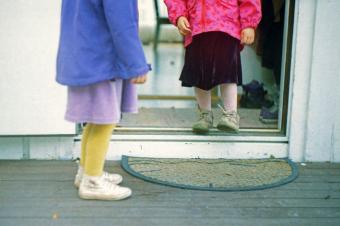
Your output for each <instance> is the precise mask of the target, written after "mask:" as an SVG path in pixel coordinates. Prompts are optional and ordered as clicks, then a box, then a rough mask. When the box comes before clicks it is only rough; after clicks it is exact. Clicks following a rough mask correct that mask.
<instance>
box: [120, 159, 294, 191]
mask: <svg viewBox="0 0 340 226" xmlns="http://www.w3.org/2000/svg"><path fill="white" fill-rule="evenodd" d="M121 164H122V167H123V169H124V170H126V171H127V172H128V173H130V174H132V175H133V176H136V177H138V178H140V179H143V180H145V181H149V182H153V183H157V184H162V185H167V186H172V187H178V188H185V189H194V190H209V191H249V190H259V189H266V188H272V187H276V186H280V185H283V184H287V183H289V182H291V181H293V180H294V179H296V178H297V176H298V168H297V166H296V164H295V163H294V162H292V161H290V160H289V159H248V160H234V159H164V158H141V157H129V156H123V158H122V162H121Z"/></svg>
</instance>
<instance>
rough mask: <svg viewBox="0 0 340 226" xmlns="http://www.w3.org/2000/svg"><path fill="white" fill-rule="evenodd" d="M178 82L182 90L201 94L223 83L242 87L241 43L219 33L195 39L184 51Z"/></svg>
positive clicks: (207, 34) (199, 35)
mask: <svg viewBox="0 0 340 226" xmlns="http://www.w3.org/2000/svg"><path fill="white" fill-rule="evenodd" d="M179 80H181V81H182V86H184V87H193V86H194V87H197V88H200V89H203V90H210V89H212V88H213V87H215V86H217V85H220V84H224V83H236V84H237V85H242V67H241V57H240V40H238V39H236V38H234V37H232V36H230V35H228V34H227V33H224V32H219V31H213V32H205V33H201V34H198V35H195V36H194V37H193V41H192V43H190V45H188V46H187V48H186V51H185V62H184V66H183V70H182V73H181V76H180V78H179Z"/></svg>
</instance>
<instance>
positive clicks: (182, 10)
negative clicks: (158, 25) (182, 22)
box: [164, 0, 188, 26]
mask: <svg viewBox="0 0 340 226" xmlns="http://www.w3.org/2000/svg"><path fill="white" fill-rule="evenodd" d="M164 3H165V5H166V7H167V8H168V16H169V20H170V22H171V23H173V24H174V25H175V26H177V19H178V18H179V17H180V16H185V17H187V16H188V15H187V6H186V1H185V0H164Z"/></svg>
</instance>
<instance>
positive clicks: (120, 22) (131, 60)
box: [103, 0, 150, 78]
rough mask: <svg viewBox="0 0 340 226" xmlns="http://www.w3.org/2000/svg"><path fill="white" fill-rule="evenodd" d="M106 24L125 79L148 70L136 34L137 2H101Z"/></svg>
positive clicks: (111, 0) (110, 0) (120, 0)
mask: <svg viewBox="0 0 340 226" xmlns="http://www.w3.org/2000/svg"><path fill="white" fill-rule="evenodd" d="M103 8H104V13H105V18H106V22H107V24H108V27H109V29H110V32H111V35H112V41H113V45H114V50H115V54H116V55H117V57H118V59H119V60H120V62H121V64H122V65H121V67H123V69H124V71H125V73H126V74H125V75H122V76H125V78H132V77H136V76H139V75H142V74H145V73H146V72H148V71H149V70H150V66H149V65H148V64H147V63H146V58H145V54H144V50H143V46H142V43H141V40H140V38H139V33H138V6H137V0H103Z"/></svg>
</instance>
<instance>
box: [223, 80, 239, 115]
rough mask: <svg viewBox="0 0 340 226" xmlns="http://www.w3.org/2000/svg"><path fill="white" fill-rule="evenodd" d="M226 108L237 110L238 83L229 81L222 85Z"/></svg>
mask: <svg viewBox="0 0 340 226" xmlns="http://www.w3.org/2000/svg"><path fill="white" fill-rule="evenodd" d="M220 89H221V96H222V100H223V105H224V109H225V110H226V111H237V85H236V83H227V84H222V85H221V86H220Z"/></svg>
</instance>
